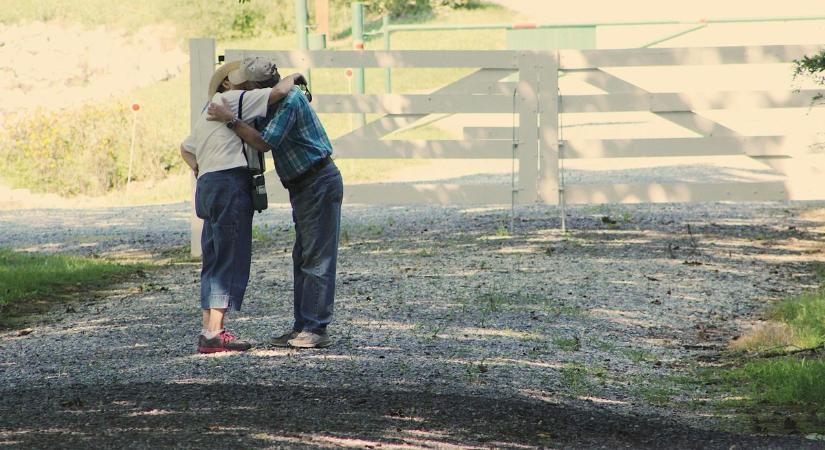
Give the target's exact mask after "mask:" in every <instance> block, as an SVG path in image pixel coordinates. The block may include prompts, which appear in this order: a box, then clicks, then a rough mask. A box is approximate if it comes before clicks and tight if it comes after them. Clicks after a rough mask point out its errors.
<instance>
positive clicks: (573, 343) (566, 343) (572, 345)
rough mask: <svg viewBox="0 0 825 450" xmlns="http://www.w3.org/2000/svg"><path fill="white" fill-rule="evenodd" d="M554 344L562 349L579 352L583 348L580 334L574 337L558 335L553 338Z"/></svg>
mask: <svg viewBox="0 0 825 450" xmlns="http://www.w3.org/2000/svg"><path fill="white" fill-rule="evenodd" d="M553 345H555V346H556V347H558V348H559V349H560V350H564V351H566V352H577V351H579V350H581V348H582V346H581V340H580V339H579V337H578V336H573V337H569V338H567V337H558V338H554V339H553Z"/></svg>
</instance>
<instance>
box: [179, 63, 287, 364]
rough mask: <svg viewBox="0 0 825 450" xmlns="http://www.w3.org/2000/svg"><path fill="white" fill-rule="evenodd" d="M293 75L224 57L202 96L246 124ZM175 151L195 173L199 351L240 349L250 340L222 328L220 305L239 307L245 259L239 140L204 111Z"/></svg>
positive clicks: (245, 197) (247, 191) (248, 218)
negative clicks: (198, 226) (199, 253)
mask: <svg viewBox="0 0 825 450" xmlns="http://www.w3.org/2000/svg"><path fill="white" fill-rule="evenodd" d="M296 77H300V75H298V74H296V75H292V76H288V77H285V78H284V79H283V80H281V79H280V75H279V74H278V71H277V69H276V67H275V65H274V64H273V63H272V62H270V61H266V60H263V59H260V58H249V59H245V60H244V61H242V62H239V61H235V62H230V63H226V64H224V65H223V66H222V67H220V68H219V69H218V70H217V71H216V72H215V74H214V75H213V76H212V79H211V81H210V86H209V96H210V100H211V101H212V102H225V103H226V104H227V105H229V107H230V108H231V109H232V111H233V114H234V116H235V117H239V116H240V117H242V118H243V122H244V123H248V124H251V123H253V121H254V120H255V118H258V117H264V116H266V113H267V108H268V106H269V105H272V104H274V103H276V102H278V101H279V100H281V99H282V98H284V97H285V96H286V95H287V94H288V93H289V92H290V90H291V89H292V87H293V86H294V84H295V78H296ZM273 86H274V87H273ZM241 102H242V103H243V105H242V109H240V103H241ZM232 123H233V124H234V123H237V122H232ZM181 156H182V157H183V160H184V161H185V162H186V164H188V165H189V167H191V169H192V171H193V173H194V175H195V176H196V177H197V188H196V191H195V211H196V214H197V216H198V217H200V218H201V219H203V221H204V224H203V233H202V235H201V248H202V251H203V257H202V258H203V259H202V264H203V265H202V269H201V294H200V304H201V309H202V319H203V330H202V332H201V335H200V337H199V340H198V352H200V353H216V352H227V351H246V350H248V349H249V348H250V347H251V345H250V344H249V343H248V342H244V341H241V340H239V339H238V338H236V337H235V336H234V335H233V334H232V333H230V332H229V331H227V330H226V328H225V327H224V316H225V314H226V311H227V310H228V309H231V310H235V311H239V310H240V308H241V303H242V302H243V298H244V293H245V292H246V286H247V283H248V282H249V268H250V264H251V260H252V214H253V210H252V198H251V197H252V178H251V174H250V171H249V168H248V165H247V160H246V156H245V155H244V152H243V145H242V142H241V140H240V139H239V138H238V137H237V136H236V135H235V133H234V132H233V131H232V130H231V129H230V128H228V127H227V126H225V125H224V124H222V123H217V122H212V121H207V120H206V112H205V111H204V113H202V114H201V117H200V118H199V119H198V121H197V123H196V124H195V126H194V127H193V130H192V134H191V135H189V137H187V138H186V139H185V140H184V141H183V143H182V144H181Z"/></svg>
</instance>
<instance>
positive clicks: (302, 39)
mask: <svg viewBox="0 0 825 450" xmlns="http://www.w3.org/2000/svg"><path fill="white" fill-rule="evenodd" d="M308 15H309V14H308V12H307V0H295V34H296V35H297V36H298V49H300V50H304V51H306V50H309V30H308V26H307V22H308V18H307V17H308ZM303 73H304V75H306V79H307V83H310V81H311V75H310V70H309V68H308V67H305V68H303Z"/></svg>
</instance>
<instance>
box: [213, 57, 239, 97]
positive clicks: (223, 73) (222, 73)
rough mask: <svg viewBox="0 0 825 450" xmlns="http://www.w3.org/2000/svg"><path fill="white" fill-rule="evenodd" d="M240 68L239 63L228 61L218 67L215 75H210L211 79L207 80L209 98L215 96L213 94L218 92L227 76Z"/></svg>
mask: <svg viewBox="0 0 825 450" xmlns="http://www.w3.org/2000/svg"><path fill="white" fill-rule="evenodd" d="M240 67H241V62H240V61H229V62H227V63H224V65H222V66H220V67H218V69H217V70H215V73H214V74H212V78H211V79H210V80H209V98H212V97H213V96H214V95H215V92H218V86H220V85H221V83H223V80H224V79H226V77H228V76H229V73H230V72H232V71H234V70H238V68H240Z"/></svg>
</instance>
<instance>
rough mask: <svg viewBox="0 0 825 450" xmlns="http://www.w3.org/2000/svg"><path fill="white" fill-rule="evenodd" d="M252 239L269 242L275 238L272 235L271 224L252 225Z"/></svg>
mask: <svg viewBox="0 0 825 450" xmlns="http://www.w3.org/2000/svg"><path fill="white" fill-rule="evenodd" d="M252 240H254V241H258V242H261V243H264V244H268V243H270V242H272V241H274V240H275V239H274V238H273V236H272V233H271V232H270V230H269V224H266V223H265V224H263V226H261V225H254V226H253V227H252Z"/></svg>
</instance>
